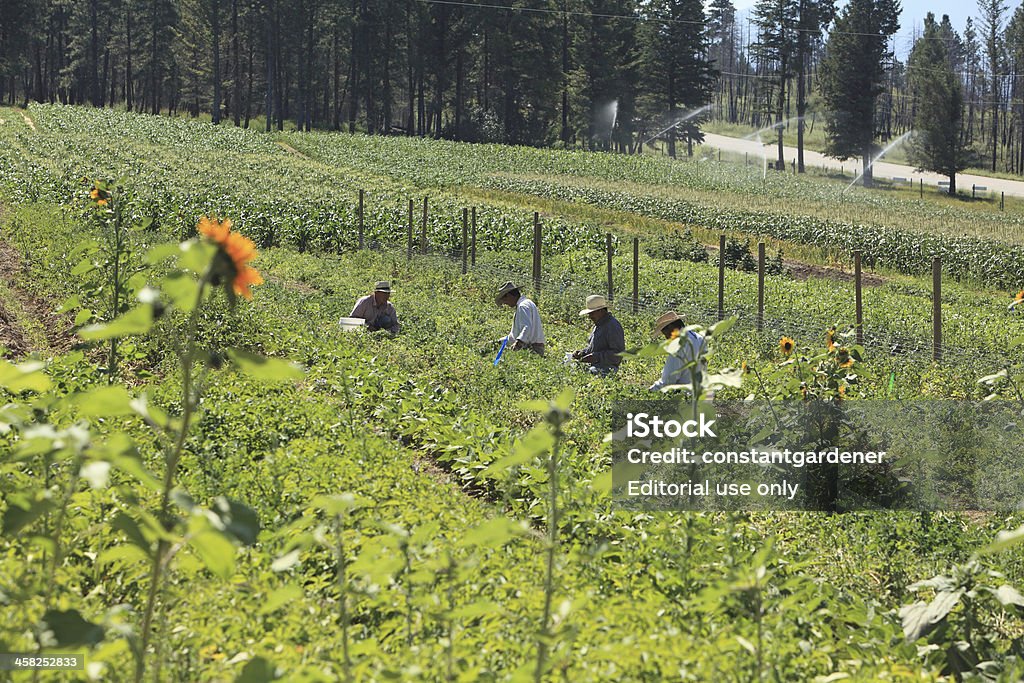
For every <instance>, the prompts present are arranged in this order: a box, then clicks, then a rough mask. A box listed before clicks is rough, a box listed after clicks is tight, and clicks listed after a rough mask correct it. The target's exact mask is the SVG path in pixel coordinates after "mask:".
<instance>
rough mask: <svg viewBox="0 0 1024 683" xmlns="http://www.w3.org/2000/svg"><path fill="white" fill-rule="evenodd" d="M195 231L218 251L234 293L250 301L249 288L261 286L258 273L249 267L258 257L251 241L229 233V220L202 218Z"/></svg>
mask: <svg viewBox="0 0 1024 683" xmlns="http://www.w3.org/2000/svg"><path fill="white" fill-rule="evenodd" d="M197 229H198V230H199V232H200V233H201V234H202V235H203V236H204V237H206V238H207V239H209V240H210V241H211V242H213V243H214V244H216V245H217V246H218V248H219V249H220V251H219V254H220V255H223V256H222V257H221V258H220V261H221V262H222V263H223V264H224V266H225V268H224V270H225V271H227V272H225V274H226V275H227V276H228V277H229V278H230V279H231V287H232V289H233V290H234V293H235V294H239V295H241V296H244V297H245V298H246V299H252V292H250V291H249V287H250V286H252V285H261V284H263V278H262V277H261V276H260V274H259V271H257V270H256V269H255V268H253V267H252V266H250V265H249V261H252V260H253V259H254V258H256V257H257V256H258V255H259V254H258V253H257V251H256V245H255V244H254V243H253V241H252V240H251V239H249V238H248V237H245V236H244V235H242V234H241V233H238V232H231V220H230V219H224V220H223V221H218V220H217V219H216V218H207V217H203V218H202V219H200V221H199V225H198V226H197Z"/></svg>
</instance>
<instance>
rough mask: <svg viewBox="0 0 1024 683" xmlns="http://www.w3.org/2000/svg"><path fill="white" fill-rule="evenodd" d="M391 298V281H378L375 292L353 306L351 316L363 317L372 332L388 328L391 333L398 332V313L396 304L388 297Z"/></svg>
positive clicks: (374, 288)
mask: <svg viewBox="0 0 1024 683" xmlns="http://www.w3.org/2000/svg"><path fill="white" fill-rule="evenodd" d="M390 298H391V283H390V282H388V281H387V280H382V281H380V282H378V283H377V284H376V285H374V287H373V292H372V293H371V294H367V295H366V296H364V297H362V298H361V299H359V301H357V302H356V305H355V306H354V307H353V308H352V313H351V314H349V317H350V318H362V319H363V320H365V321H366V328H367V329H368V330H370V331H371V332H376V331H377V330H387V331H388V332H390V333H391V334H398V330H399V325H398V313H397V312H396V311H395V306H394V304H392V303H391V302H390V301H388V299H390Z"/></svg>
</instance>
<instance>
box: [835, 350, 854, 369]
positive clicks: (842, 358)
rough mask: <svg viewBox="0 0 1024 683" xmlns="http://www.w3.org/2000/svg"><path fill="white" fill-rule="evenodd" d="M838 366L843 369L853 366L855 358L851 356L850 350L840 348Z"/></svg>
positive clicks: (837, 358) (837, 353)
mask: <svg viewBox="0 0 1024 683" xmlns="http://www.w3.org/2000/svg"><path fill="white" fill-rule="evenodd" d="M836 364H837V365H839V367H841V368H849V367H852V366H853V356H851V355H850V350H849V349H847V348H846V347H845V346H840V347H839V350H838V351H836Z"/></svg>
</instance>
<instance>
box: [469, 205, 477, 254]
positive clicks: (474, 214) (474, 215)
mask: <svg viewBox="0 0 1024 683" xmlns="http://www.w3.org/2000/svg"><path fill="white" fill-rule="evenodd" d="M472 244H473V247H472V252H471V253H470V265H471V266H476V207H475V206H474V207H473V242H472Z"/></svg>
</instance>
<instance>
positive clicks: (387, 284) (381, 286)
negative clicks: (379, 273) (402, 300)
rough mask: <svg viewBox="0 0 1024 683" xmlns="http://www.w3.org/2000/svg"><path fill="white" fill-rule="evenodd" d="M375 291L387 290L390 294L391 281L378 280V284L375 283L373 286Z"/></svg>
mask: <svg viewBox="0 0 1024 683" xmlns="http://www.w3.org/2000/svg"><path fill="white" fill-rule="evenodd" d="M373 291H375V292H387V293H388V294H390V293H391V283H390V282H388V281H387V280H381V281H380V282H378V283H377V284H375V285H374V286H373Z"/></svg>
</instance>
